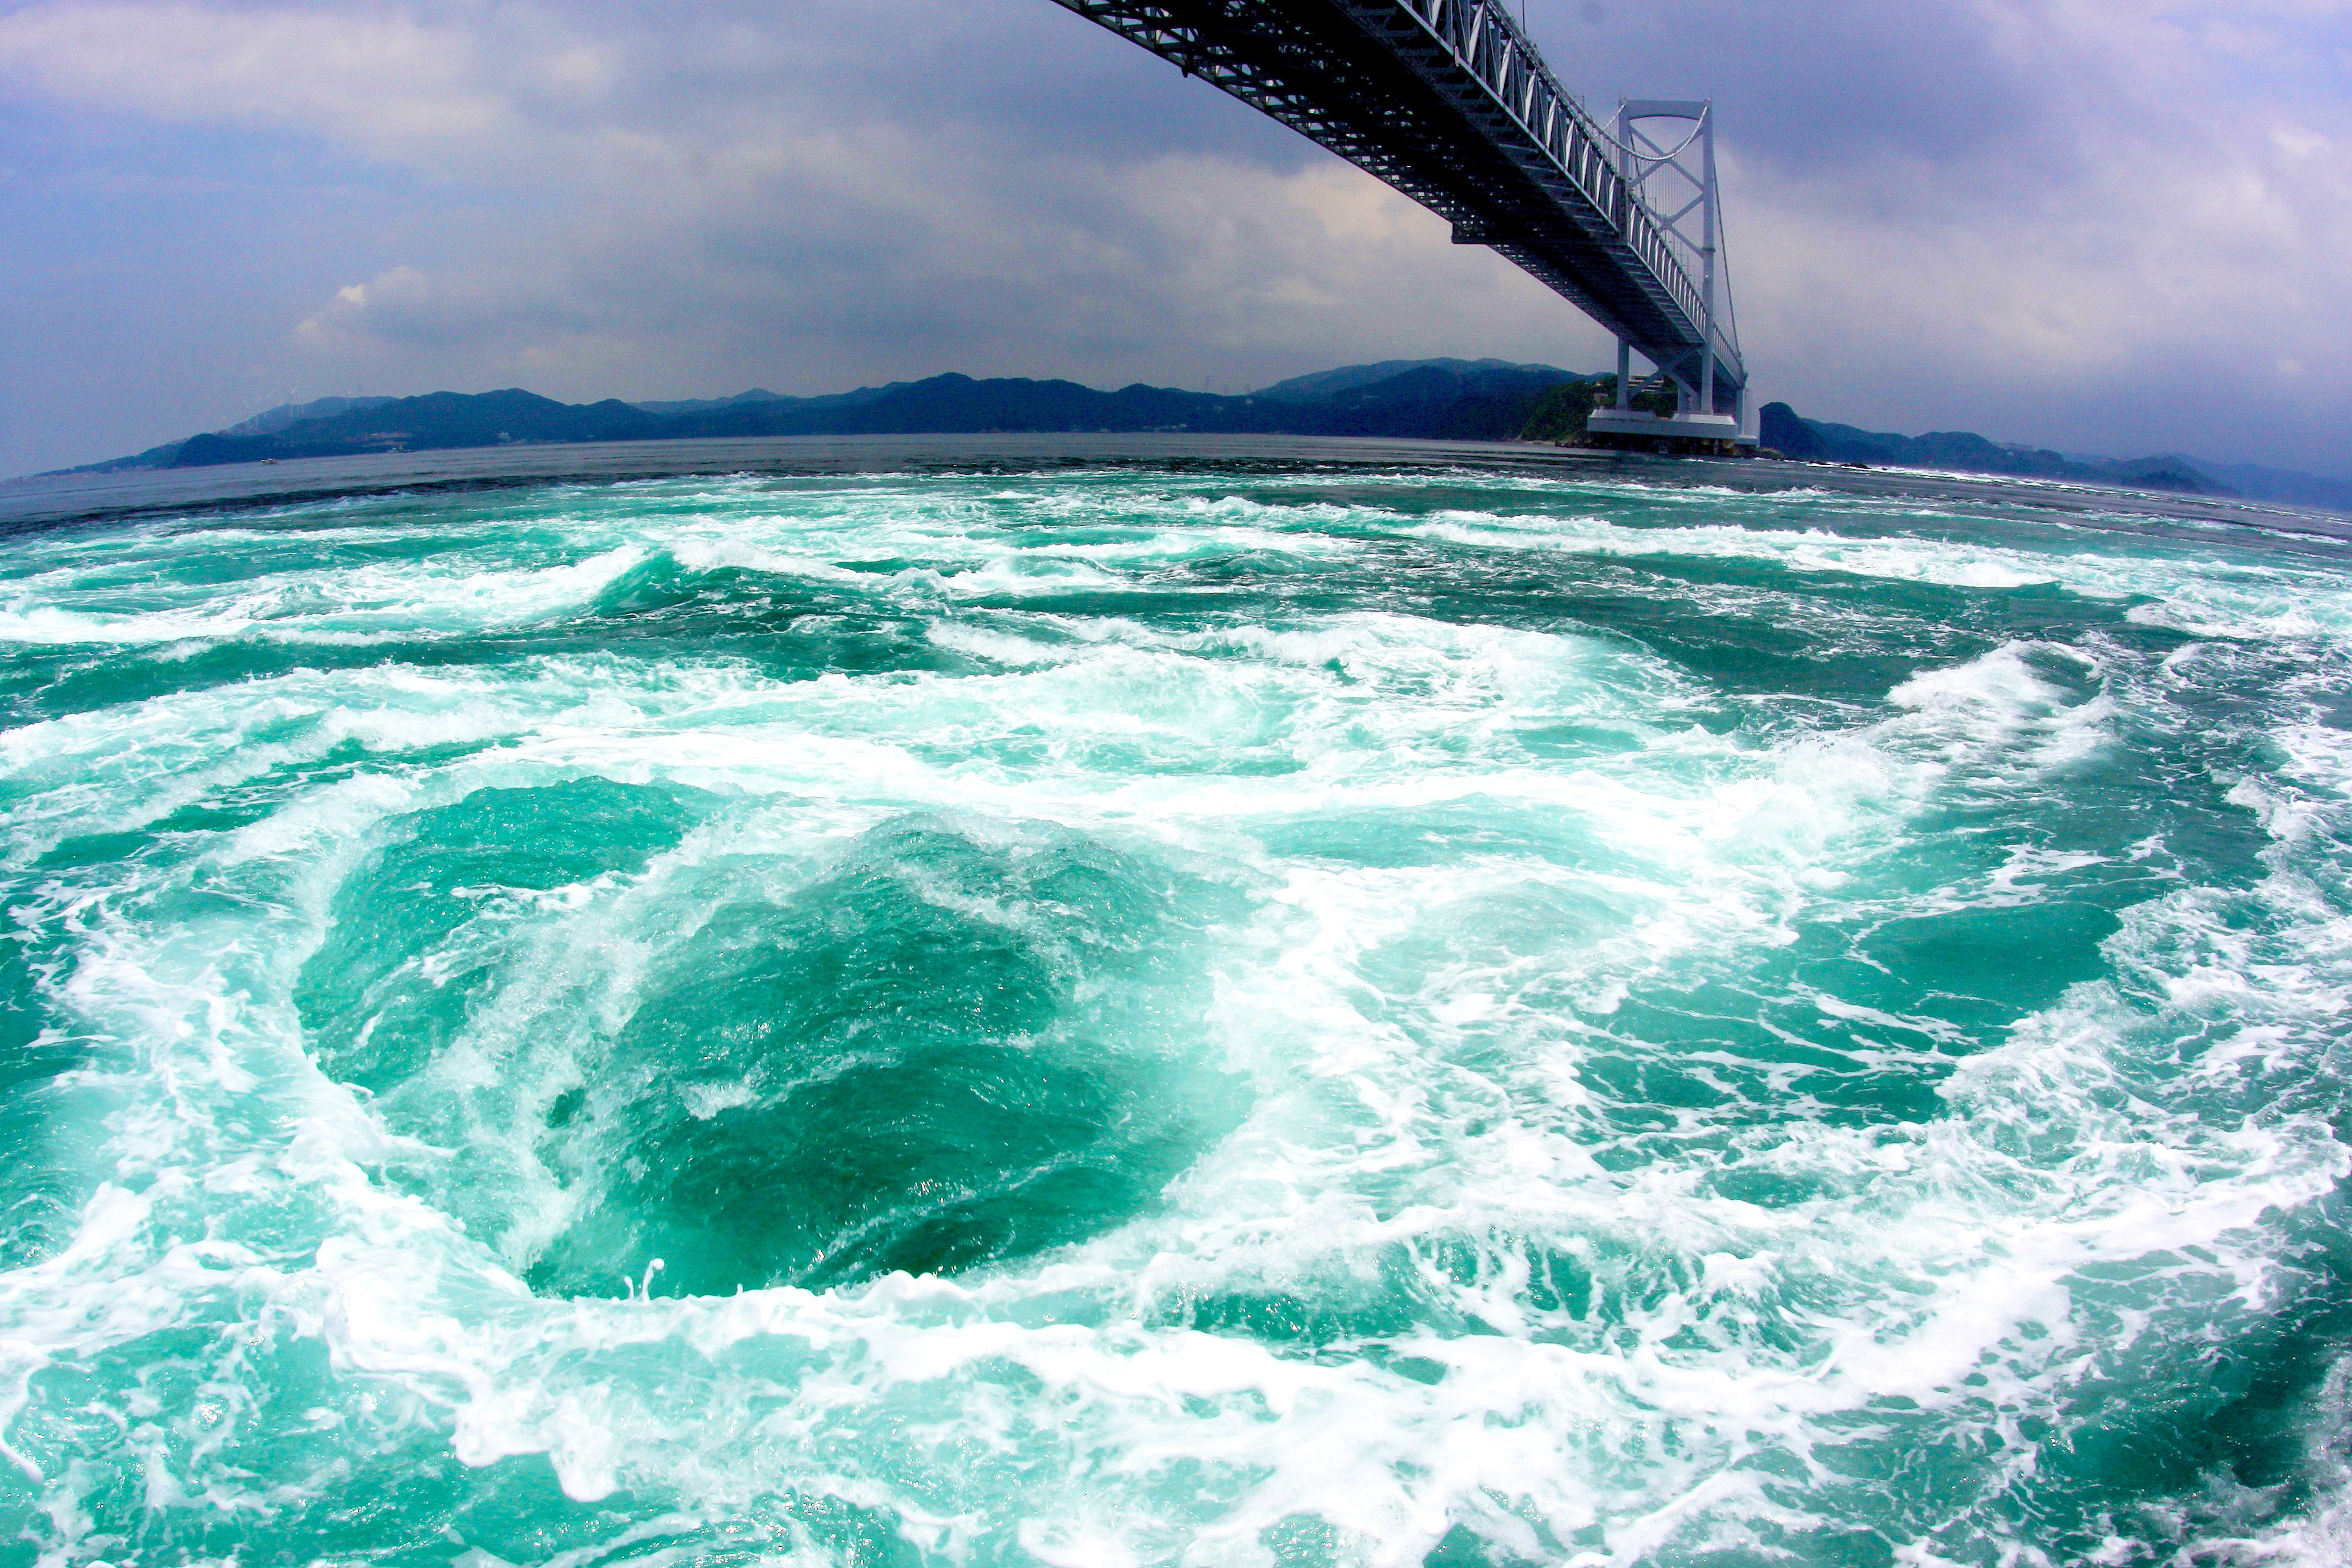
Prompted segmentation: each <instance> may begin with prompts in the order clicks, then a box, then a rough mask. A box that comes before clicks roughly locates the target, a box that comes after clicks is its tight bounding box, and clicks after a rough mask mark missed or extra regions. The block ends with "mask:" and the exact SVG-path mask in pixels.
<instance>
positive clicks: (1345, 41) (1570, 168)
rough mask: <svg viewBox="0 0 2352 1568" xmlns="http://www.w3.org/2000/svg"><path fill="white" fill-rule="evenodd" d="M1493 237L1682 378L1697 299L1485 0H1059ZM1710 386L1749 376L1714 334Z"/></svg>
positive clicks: (1696, 343) (1588, 138) (1485, 240)
mask: <svg viewBox="0 0 2352 1568" xmlns="http://www.w3.org/2000/svg"><path fill="white" fill-rule="evenodd" d="M1058 3H1059V4H1060V5H1064V6H1066V7H1067V8H1068V9H1070V10H1072V11H1076V12H1077V13H1078V14H1079V15H1080V16H1086V17H1087V18H1088V19H1089V20H1091V21H1094V22H1097V23H1099V24H1100V25H1102V26H1105V27H1108V28H1109V29H1110V30H1111V31H1113V32H1115V33H1118V35H1119V36H1120V37H1125V38H1128V39H1129V40H1130V41H1132V42H1134V43H1136V44H1139V45H1141V46H1142V47H1145V48H1147V49H1150V51H1151V52H1152V53H1154V54H1156V55H1159V56H1160V57H1161V58H1164V59H1167V60H1170V61H1172V62H1173V63H1175V64H1176V65H1177V66H1179V67H1181V68H1183V70H1184V71H1185V72H1186V73H1187V74H1188V75H1192V76H1197V77H1199V78H1201V79H1202V80H1204V81H1207V82H1209V83H1211V84H1212V85H1213V86H1215V87H1218V88H1221V89H1223V90H1224V91H1226V92H1228V93H1230V94H1232V95H1233V96H1234V97H1235V98H1238V99H1240V100H1242V101H1243V102H1244V103H1247V104H1249V105H1251V106H1252V107H1253V108H1255V109H1257V110H1262V111H1263V112H1265V113H1266V114H1268V115H1270V116H1272V117H1273V118H1275V119H1276V120H1279V121H1282V122H1283V123H1284V124H1286V125H1287V126H1289V127H1291V128H1292V129H1293V130H1295V131H1297V132H1300V133H1301V134H1303V135H1305V136H1307V138H1309V139H1310V140H1312V141H1314V142H1318V143H1319V144H1321V145H1322V146H1324V147H1327V148H1328V149H1330V150H1331V151H1332V152H1334V153H1338V154H1339V156H1341V157H1343V158H1345V159H1347V160H1348V161H1349V163H1354V164H1355V165H1356V166H1357V167H1359V168H1360V169H1363V170H1365V171H1366V172H1368V173H1370V174H1372V175H1374V176H1376V177H1377V178H1379V179H1381V180H1382V181H1384V182H1385V183H1387V184H1390V185H1391V186H1393V187H1394V188H1395V189H1397V190H1398V191H1401V192H1402V193H1403V194H1404V195H1408V196H1410V197H1412V199H1413V200H1415V201H1417V202H1419V203H1421V204H1422V205H1423V206H1426V207H1428V208H1430V209H1431V210H1432V211H1433V212H1435V213H1436V214H1437V215H1438V216H1441V217H1444V218H1445V219H1447V220H1448V221H1450V222H1451V223H1452V224H1453V226H1454V239H1455V241H1456V242H1457V243H1462V244H1480V245H1486V246H1491V247H1494V248H1495V249H1496V250H1497V251H1499V252H1501V253H1502V254H1503V255H1504V256H1506V257H1507V258H1510V259H1511V260H1512V261H1514V262H1516V263H1517V264H1518V265H1519V266H1520V267H1522V268H1525V269H1526V270H1527V271H1528V272H1529V273H1531V274H1533V275H1534V276H1535V277H1536V278H1538V279H1541V280H1542V281H1543V282H1544V283H1546V284H1548V285H1549V286H1550V287H1551V288H1552V289H1556V290H1557V291H1558V292H1559V293H1560V294H1562V295H1564V296H1565V297H1566V298H1568V299H1569V300H1571V301H1573V302H1574V303H1575V304H1576V305H1577V306H1578V307H1579V308H1580V309H1581V310H1584V311H1585V313H1586V314H1588V315H1590V316H1591V317H1592V319H1593V320H1595V321H1598V322H1600V323H1601V325H1602V326H1603V327H1605V328H1607V329H1608V330H1609V331H1612V332H1613V333H1614V334H1616V336H1617V337H1619V338H1620V339H1622V341H1624V342H1628V343H1631V344H1632V345H1633V348H1634V349H1636V350H1637V351H1639V352H1640V353H1641V354H1642V355H1643V358H1645V359H1648V360H1649V361H1650V362H1651V363H1654V364H1656V365H1657V366H1659V368H1660V369H1662V370H1664V372H1666V373H1667V374H1669V375H1671V376H1673V377H1674V378H1675V380H1677V381H1680V382H1682V383H1684V384H1685V385H1688V386H1696V385H1697V384H1699V381H1700V379H1701V377H1700V345H1701V343H1702V342H1703V334H1704V332H1705V331H1706V324H1707V313H1706V304H1705V301H1704V299H1703V297H1702V295H1701V292H1700V289H1699V288H1698V286H1697V284H1696V280H1695V279H1693V278H1692V277H1691V276H1690V270H1689V269H1688V268H1685V267H1684V266H1682V265H1681V264H1680V261H1679V258H1676V257H1675V256H1674V255H1673V254H1672V253H1671V251H1670V248H1669V247H1668V245H1667V243H1666V241H1665V240H1664V237H1663V235H1662V232H1661V227H1660V225H1659V224H1658V222H1657V221H1656V218H1655V216H1654V215H1653V214H1651V213H1650V212H1649V211H1648V209H1647V208H1646V207H1644V206H1643V205H1642V204H1641V203H1640V202H1639V201H1638V199H1637V198H1636V197H1635V195H1634V192H1633V186H1632V185H1631V184H1628V183H1627V182H1626V181H1625V179H1624V178H1623V177H1622V172H1621V168H1620V165H1619V164H1618V163H1617V161H1616V152H1615V149H1614V147H1613V146H1612V144H1611V143H1610V142H1608V140H1607V139H1606V138H1604V137H1601V135H1599V134H1598V133H1597V131H1596V128H1595V127H1594V126H1593V124H1592V122H1591V119H1590V118H1589V117H1588V116H1587V115H1586V114H1585V113H1584V112H1583V110H1582V109H1581V108H1580V106H1577V105H1575V104H1574V103H1573V101H1572V100H1570V98H1569V96H1568V94H1567V93H1566V92H1565V91H1564V90H1563V89H1560V88H1559V84H1558V82H1557V81H1555V80H1553V79H1551V77H1550V74H1549V71H1548V70H1545V69H1544V68H1543V66H1542V63H1541V61H1540V60H1539V59H1538V58H1536V56H1535V54H1534V51H1533V48H1532V47H1531V46H1529V45H1528V44H1527V43H1526V41H1525V39H1524V38H1523V37H1521V36H1520V35H1519V34H1518V32H1517V28H1516V27H1515V26H1512V25H1511V23H1510V22H1509V19H1508V17H1507V15H1505V14H1503V13H1502V12H1501V9H1500V7H1499V6H1497V5H1493V4H1491V3H1490V0H1150V3H1144V0H1058ZM1713 379H1714V384H1715V389H1716V394H1717V406H1719V407H1729V406H1735V405H1736V404H1737V400H1738V395H1739V393H1740V389H1741V387H1742V385H1743V384H1744V382H1745V380H1746V371H1745V367H1744V366H1743V365H1742V364H1741V363H1740V362H1739V357H1738V350H1737V348H1736V346H1735V345H1733V344H1731V343H1729V342H1727V340H1726V339H1725V337H1724V336H1723V335H1722V334H1721V333H1720V332H1719V331H1718V332H1717V337H1716V370H1715V374H1714V378H1713Z"/></svg>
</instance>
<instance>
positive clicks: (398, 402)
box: [61, 359, 2352, 514]
mask: <svg viewBox="0 0 2352 1568" xmlns="http://www.w3.org/2000/svg"><path fill="white" fill-rule="evenodd" d="M1614 386H1615V378H1614V377H1613V376H1607V375H1579V374H1576V373H1574V372H1572V371H1566V370H1562V369H1560V368H1559V366H1557V365H1549V364H1515V363H1510V362H1508V361H1506V360H1499V359H1481V360H1461V359H1424V360H1382V361H1380V362H1378V363H1370V364H1358V365H1342V366H1340V367H1339V368H1337V369H1334V370H1327V371H1318V372H1317V373H1315V374H1310V375H1300V376H1294V377H1292V378H1290V379H1289V380H1287V381H1280V382H1276V383H1275V384H1273V385H1271V386H1266V387H1262V388H1260V389H1259V390H1257V391H1256V392H1253V393H1247V394H1244V395H1239V396H1223V395H1217V394H1214V393H1206V392H1187V391H1183V390H1181V389H1179V388H1175V387H1166V386H1149V385H1146V384H1142V383H1140V382H1139V383H1136V384H1132V385H1129V386H1123V387H1120V388H1119V389H1118V390H1117V391H1115V392H1103V391H1098V390H1097V389H1096V388H1093V387H1089V386H1083V385H1081V384H1078V383H1076V382H1072V381H1033V380H1027V379H1020V378H996V379H989V380H975V379H974V378H972V377H971V376H967V375H956V374H948V375H935V376H931V377H929V379H927V380H922V381H910V382H904V381H902V382H892V383H890V384H887V385H883V386H866V387H859V388H858V389H856V391H853V392H842V393H833V394H829V395H821V396H814V397H796V396H789V395H783V394H780V393H774V392H770V391H768V390H766V389H765V388H762V387H753V388H751V390H749V391H746V392H740V393H737V394H736V395H734V396H732V397H719V398H684V399H677V400H672V401H667V402H661V401H647V402H640V403H625V402H623V401H621V400H620V399H618V398H606V399H604V400H603V401H602V402H597V403H560V402H558V401H556V400H555V399H553V398H551V397H542V396H541V395H538V394H536V393H531V392H525V391H523V390H521V389H520V388H514V387H509V388H508V389H506V390H504V391H499V392H484V393H473V394H466V393H455V392H435V393H428V394H426V395H423V396H421V397H399V398H394V397H325V398H320V399H317V400H316V401H313V402H309V403H299V404H286V405H280V406H278V407H276V408H272V409H269V410H267V411H266V412H264V413H261V414H257V415H255V416H253V417H252V418H250V419H247V420H245V421H244V422H242V423H241V424H237V425H234V426H229V427H228V428H226V429H224V430H218V431H212V432H207V433H205V434H202V435H196V436H190V437H184V438H183V439H181V440H178V441H172V442H166V443H164V444H163V445H162V446H160V447H150V448H149V449H147V450H146V451H143V452H139V453H136V454H133V455H132V456H130V457H126V458H114V459H112V460H110V461H108V462H104V463H92V464H89V465H86V466H85V467H83V468H71V469H65V470H61V471H63V472H67V473H90V472H106V471H112V470H119V469H125V468H198V467H208V466H211V465H214V464H220V463H247V462H259V461H274V460H285V459H290V458H322V457H343V456H349V455H352V454H355V453H363V452H380V451H402V450H406V451H427V450H441V449H447V448H452V447H491V446H499V445H505V444H520V443H533V444H536V443H547V442H575V441H643V440H665V439H687V438H692V437H758V436H819V435H926V434H939V433H946V432H959V431H972V432H994V431H1037V432H1047V431H1105V432H1128V431H1194V432H1200V433H1203V434H1266V435H1302V436H1381V437H1423V438H1429V439H1440V440H1485V441H1507V440H1535V441H1550V442H1565V443H1568V444H1575V443H1576V442H1578V441H1579V440H1580V438H1581V431H1582V429H1583V417H1582V416H1583V415H1584V414H1586V413H1587V412H1589V411H1590V409H1591V406H1592V405H1593V403H1594V401H1595V400H1596V399H1597V398H1601V397H1604V396H1606V395H1610V394H1611V393H1612V392H1613V389H1614ZM1655 398H1656V394H1655V393H1654V392H1645V393H1643V395H1637V397H1636V398H1635V401H1636V403H1637V404H1644V403H1652V402H1654V401H1655ZM1660 406H1662V407H1663V406H1664V405H1660ZM1759 434H1760V437H1761V440H1762V443H1763V445H1764V446H1765V447H1768V448H1771V449H1773V450H1774V451H1776V452H1778V453H1779V454H1780V455H1781V456H1783V457H1788V458H1801V459H1810V460H1814V461H1823V462H1840V463H1861V464H1867V465H1870V466H1873V467H1880V466H1895V467H1905V468H1942V469H1956V470H1958V471H1961V472H1969V473H1989V474H2009V475H2018V476H2024V477H2029V478H2046V479H2083V480H2089V481H2093V482H2097V483H2108V484H2121V485H2126V486H2132V487H2136V488H2143V489H2171V490H2179V491H2186V492H2191V493H2204V494H2222V495H2231V494H2234V495H2242V496H2245V497H2249V498H2251V499H2254V500H2271V501H2283V502H2285V503H2288V504H2291V505H2296V506H2307V507H2318V508H2322V509H2325V510H2333V511H2340V512H2345V513H2347V514H2352V480H2346V479H2330V478H2326V477H2324V476H2321V475H2316V474H2305V473H2298V472H2295V471H2294V470H2291V469H2284V468H2264V467H2262V466H2259V465H2254V464H2224V463H2214V462H2209V461H2206V460H2203V459H2200V458H2187V457H2182V456H2179V455H2178V454H2171V453H2167V454H2161V455H2158V456H2154V457H2147V458H2126V459H2116V458H2084V457H2079V456H2070V455H2068V454H2065V453H2063V452H2058V451H2054V450H2052V449H2049V448H2046V447H2024V446H2016V445H2004V444H2001V443H1999V442H1995V441H1991V440H1989V439H1987V438H1986V437H1982V436H1979V435H1977V434H1975V433H1973V432H1969V431H1930V432H1929V433H1927V435H1924V436H1902V435H1896V434H1894V433H1892V432H1887V431H1874V430H1864V429H1862V428H1860V427H1858V426H1851V425H1840V424H1834V423H1831V422H1827V421H1822V420H1814V419H1807V418H1805V417H1803V416H1801V415H1799V414H1798V413H1797V412H1796V411H1795V410H1794V409H1793V408H1791V407H1790V406H1789V405H1787V404H1785V403H1773V404H1767V405H1765V406H1764V408H1763V410H1762V413H1761V417H1760V426H1759Z"/></svg>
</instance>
